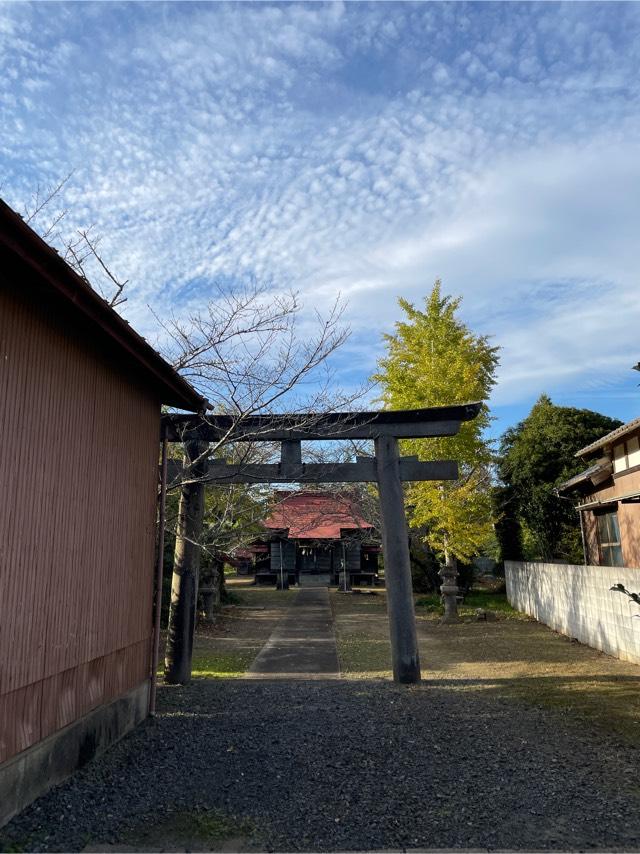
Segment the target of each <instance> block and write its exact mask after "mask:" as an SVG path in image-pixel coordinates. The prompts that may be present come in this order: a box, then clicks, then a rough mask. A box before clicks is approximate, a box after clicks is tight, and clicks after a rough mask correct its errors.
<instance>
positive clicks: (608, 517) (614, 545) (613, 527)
mask: <svg viewBox="0 0 640 854" xmlns="http://www.w3.org/2000/svg"><path fill="white" fill-rule="evenodd" d="M596 519H597V520H598V542H599V544H600V564H601V565H602V566H624V563H623V560H622V547H621V545H620V527H619V525H618V514H617V513H616V511H615V510H612V511H610V512H608V513H601V514H599V515H598V516H596Z"/></svg>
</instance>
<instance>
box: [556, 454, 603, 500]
mask: <svg viewBox="0 0 640 854" xmlns="http://www.w3.org/2000/svg"><path fill="white" fill-rule="evenodd" d="M607 470H609V471H613V466H612V464H611V463H610V462H609V461H608V460H607V461H606V462H597V463H596V464H595V465H593V466H589V468H588V469H585V470H584V471H581V472H580V473H579V474H576V475H574V476H573V477H570V478H569V480H565V482H564V483H561V484H560V485H559V486H558V487H557V489H558V492H569V491H570V490H571V489H574V488H575V487H576V486H579V485H580V484H581V483H584V482H585V481H586V480H591V478H592V477H594V476H595V475H598V474H602V473H604V472H605V471H607Z"/></svg>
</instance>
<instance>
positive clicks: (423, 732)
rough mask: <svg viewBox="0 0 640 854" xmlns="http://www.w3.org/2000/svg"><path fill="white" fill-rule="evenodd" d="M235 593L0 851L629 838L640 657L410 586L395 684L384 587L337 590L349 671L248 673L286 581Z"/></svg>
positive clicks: (534, 843)
mask: <svg viewBox="0 0 640 854" xmlns="http://www.w3.org/2000/svg"><path fill="white" fill-rule="evenodd" d="M229 588H230V590H231V591H232V592H233V593H234V594H235V597H236V598H235V603H234V604H233V605H231V606H229V607H226V608H225V609H224V612H223V614H222V615H221V616H220V618H219V619H218V620H217V621H216V623H215V624H214V625H209V626H206V625H201V627H200V629H199V631H198V635H197V639H196V645H195V655H194V675H195V678H194V679H193V680H192V682H191V684H190V685H188V686H179V685H174V686H164V685H162V684H160V689H159V707H158V710H159V714H158V715H157V716H156V717H155V718H154V719H152V720H148V721H147V722H145V724H144V725H143V726H140V727H138V728H137V729H136V730H135V731H134V732H133V733H131V734H130V735H129V736H128V737H127V738H126V739H123V740H122V741H121V742H120V743H119V744H117V745H115V746H114V747H113V748H112V749H111V750H109V751H107V752H106V753H105V754H104V755H103V756H101V757H100V758H98V759H97V760H95V761H94V762H91V763H89V764H88V765H87V766H85V768H83V769H82V770H81V771H80V772H79V773H78V774H76V775H74V776H73V777H72V778H70V779H69V780H68V781H66V782H65V783H64V784H63V785H61V786H59V787H57V788H56V789H54V790H53V791H52V792H50V793H49V794H48V795H46V796H44V797H43V798H41V799H39V800H38V801H37V802H36V803H34V804H33V805H31V807H29V808H28V809H27V810H25V812H24V813H23V814H22V815H21V816H19V817H17V818H16V819H14V821H12V822H11V823H10V824H9V825H8V826H7V827H6V828H4V829H3V831H2V833H0V851H11V852H16V851H103V852H106V851H154V850H158V851H198V850H200V851H229V850H239V851H256V850H273V851H293V850H301V851H347V850H353V851H362V850H381V851H389V850H409V849H413V850H421V851H433V850H469V849H472V850H484V851H488V850H520V851H531V850H552V851H566V850H630V851H635V850H637V840H638V839H640V823H639V822H640V820H639V819H638V818H637V816H638V804H639V798H640V787H638V785H637V783H636V780H637V768H638V749H637V748H636V745H637V743H638V733H639V732H640V700H639V699H638V698H639V696H640V692H639V691H638V688H639V687H640V667H638V666H636V665H632V664H629V663H626V662H621V661H618V660H617V659H614V658H611V657H609V656H606V655H604V654H601V653H598V652H596V651H595V650H592V649H590V648H588V647H585V646H582V645H580V644H578V643H575V642H572V641H571V640H570V639H569V638H565V637H563V636H561V635H558V634H556V633H554V632H553V631H551V630H550V629H548V628H546V627H545V626H542V625H540V624H538V623H536V622H535V621H533V620H530V619H528V618H527V617H525V616H524V615H521V614H518V613H517V612H515V611H513V610H512V609H511V608H509V606H508V604H507V603H506V600H505V599H504V596H502V597H500V596H495V597H494V599H493V600H492V602H491V610H492V613H493V615H494V617H495V619H493V620H491V621H487V622H478V621H476V619H475V609H474V605H476V604H477V602H478V601H485V600H482V599H481V596H482V595H485V594H478V596H476V601H475V602H474V601H473V598H472V599H470V600H468V601H467V602H466V604H465V606H464V608H462V609H461V613H462V615H463V619H462V621H461V622H460V623H458V624H457V625H453V626H449V625H447V626H444V625H440V624H439V614H438V602H437V599H435V600H433V599H429V597H417V598H418V602H419V603H421V604H417V607H416V612H417V619H418V634H419V642H420V652H421V659H422V667H423V680H424V681H423V683H422V684H421V685H418V686H398V685H395V684H394V683H393V682H392V680H391V672H390V649H389V641H388V625H387V616H386V599H385V594H384V591H382V590H376V591H375V592H373V593H372V595H368V594H366V593H355V592H354V593H353V594H341V593H338V592H336V591H334V592H332V593H331V594H330V599H331V608H332V613H333V618H334V628H335V634H336V640H337V650H338V656H339V664H340V671H341V676H342V678H341V679H333V680H330V679H326V680H300V681H293V680H285V681H274V680H271V681H270V680H266V681H256V680H252V679H242V678H239V677H242V675H243V674H244V672H245V671H246V669H247V668H248V667H249V666H250V664H251V662H252V660H253V658H254V657H255V656H256V654H257V652H258V651H259V650H260V648H261V647H262V645H263V644H264V643H265V642H266V640H267V639H268V637H269V635H270V634H271V632H272V631H273V629H274V628H275V626H276V625H278V623H279V621H280V620H282V618H283V617H284V615H285V613H286V611H287V609H288V607H289V605H290V604H291V603H292V601H293V599H294V597H296V595H297V591H296V590H291V591H284V592H278V591H275V590H272V589H261V588H256V587H252V586H248V585H247V582H246V581H245V580H244V579H230V584H229ZM487 601H488V600H487ZM487 607H488V605H487ZM123 781H124V782H125V784H124V785H123ZM382 806H384V808H382ZM488 816H490V818H491V820H487V817H488ZM496 817H498V818H497V819H496Z"/></svg>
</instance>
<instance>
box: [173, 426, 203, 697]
mask: <svg viewBox="0 0 640 854" xmlns="http://www.w3.org/2000/svg"><path fill="white" fill-rule="evenodd" d="M206 450H207V443H206V442H200V441H193V440H191V441H187V442H185V446H184V464H183V465H184V473H185V482H184V483H183V484H182V487H181V490H180V505H179V510H178V526H177V530H176V548H175V553H174V561H173V578H172V580H171V607H170V609H169V631H168V636H167V649H166V656H165V681H166V682H168V683H170V684H172V685H173V684H176V683H180V684H182V685H185V684H186V683H187V682H189V681H190V679H191V658H192V654H193V635H194V632H195V624H196V599H197V596H198V573H199V569H200V552H201V537H202V520H203V517H204V490H205V482H204V480H203V479H200V478H204V475H205V473H206V465H207V464H206V460H200V457H202V456H203V455H204V454H205V453H206ZM196 460H200V461H199V462H195V461H196Z"/></svg>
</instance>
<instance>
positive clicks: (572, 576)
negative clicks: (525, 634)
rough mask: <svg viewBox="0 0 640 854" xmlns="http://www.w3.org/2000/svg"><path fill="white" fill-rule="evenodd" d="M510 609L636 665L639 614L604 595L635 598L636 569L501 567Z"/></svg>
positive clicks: (639, 576) (639, 585)
mask: <svg viewBox="0 0 640 854" xmlns="http://www.w3.org/2000/svg"><path fill="white" fill-rule="evenodd" d="M505 577H506V583H507V599H508V600H509V603H510V604H511V606H512V607H513V608H516V609H517V610H518V611H523V612H524V613H525V614H529V615H530V616H531V617H535V619H536V620H538V621H539V622H541V623H545V624H546V625H547V626H550V627H551V628H552V629H555V630H556V631H558V632H561V633H562V634H564V635H568V636H569V637H572V638H576V639H577V640H579V641H580V642H581V643H584V644H588V646H591V647H593V648H594V649H600V650H602V651H603V652H606V653H608V654H609V655H614V656H615V657H616V658H621V659H623V660H625V661H633V662H636V663H638V664H640V617H637V618H636V617H635V616H634V615H635V614H638V613H640V608H639V607H638V606H636V605H635V604H634V603H633V602H632V601H631V600H630V599H629V598H628V597H627V596H623V595H622V594H621V593H614V592H613V591H612V590H610V588H611V587H613V585H614V584H624V586H625V587H626V588H627V590H630V591H632V592H635V593H640V569H633V568H629V567H615V566H576V565H573V564H556V563H537V562H533V561H531V562H520V561H506V562H505Z"/></svg>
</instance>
